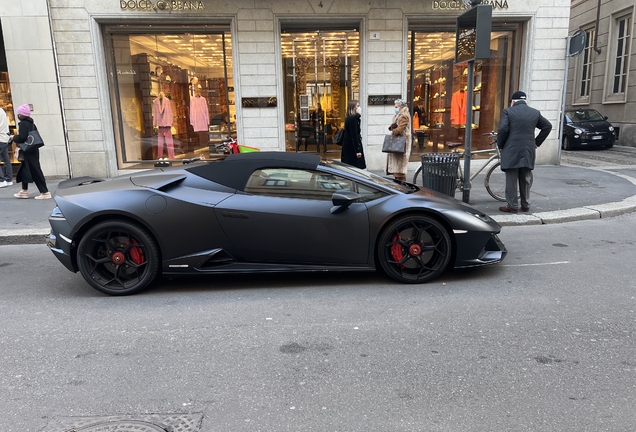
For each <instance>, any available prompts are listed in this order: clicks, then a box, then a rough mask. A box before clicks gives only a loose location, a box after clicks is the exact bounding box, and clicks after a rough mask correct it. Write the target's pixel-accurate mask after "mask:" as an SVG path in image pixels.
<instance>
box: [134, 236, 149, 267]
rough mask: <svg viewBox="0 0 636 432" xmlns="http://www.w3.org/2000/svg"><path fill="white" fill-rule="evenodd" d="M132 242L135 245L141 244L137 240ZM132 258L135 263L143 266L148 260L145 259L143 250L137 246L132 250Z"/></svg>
mask: <svg viewBox="0 0 636 432" xmlns="http://www.w3.org/2000/svg"><path fill="white" fill-rule="evenodd" d="M131 242H132V243H133V244H139V242H138V241H137V240H135V239H131ZM130 258H131V259H132V262H134V263H135V264H137V265H141V264H143V263H144V262H145V261H146V259H145V258H144V251H143V249H142V248H140V247H136V246H133V247H132V248H130Z"/></svg>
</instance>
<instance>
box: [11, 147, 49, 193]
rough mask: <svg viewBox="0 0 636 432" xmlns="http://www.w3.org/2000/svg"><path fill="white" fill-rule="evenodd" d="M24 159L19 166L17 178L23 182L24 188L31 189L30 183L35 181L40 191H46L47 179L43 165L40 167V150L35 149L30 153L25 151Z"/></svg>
mask: <svg viewBox="0 0 636 432" xmlns="http://www.w3.org/2000/svg"><path fill="white" fill-rule="evenodd" d="M23 154H24V160H23V161H22V163H21V164H20V168H18V173H17V174H16V178H15V180H16V181H17V182H21V183H22V189H24V190H27V189H29V183H35V185H36V186H37V188H38V190H39V191H40V193H46V192H48V191H49V189H48V188H47V187H46V180H45V179H44V173H43V172H42V167H40V150H39V149H35V150H34V151H31V152H29V153H24V152H23Z"/></svg>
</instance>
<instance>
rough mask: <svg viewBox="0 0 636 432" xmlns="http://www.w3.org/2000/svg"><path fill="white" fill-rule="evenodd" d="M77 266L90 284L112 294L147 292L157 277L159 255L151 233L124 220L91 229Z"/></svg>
mask: <svg viewBox="0 0 636 432" xmlns="http://www.w3.org/2000/svg"><path fill="white" fill-rule="evenodd" d="M77 263H78V267H79V270H80V273H81V274H82V276H83V277H84V279H86V281H87V282H88V283H89V284H90V285H91V286H92V287H93V288H95V289H97V290H98V291H101V292H103V293H105V294H109V295H128V294H134V293H136V292H139V291H141V290H142V289H144V288H145V287H146V286H148V284H150V283H151V282H152V281H153V280H154V278H155V277H156V275H157V271H158V268H159V252H158V249H157V245H156V243H155V241H154V239H153V238H152V236H151V235H150V234H148V232H147V231H146V230H145V229H143V228H141V227H139V226H138V225H135V224H133V223H130V222H127V221H124V220H113V221H108V222H101V223H98V224H97V225H95V226H94V227H92V228H90V229H89V230H88V231H87V232H86V233H85V234H84V235H83V236H82V238H81V240H80V242H79V246H78V248H77Z"/></svg>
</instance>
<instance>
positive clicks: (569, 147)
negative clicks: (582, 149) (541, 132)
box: [563, 136, 572, 150]
mask: <svg viewBox="0 0 636 432" xmlns="http://www.w3.org/2000/svg"><path fill="white" fill-rule="evenodd" d="M563 150H572V144H571V143H570V139H569V138H568V137H566V136H565V137H563Z"/></svg>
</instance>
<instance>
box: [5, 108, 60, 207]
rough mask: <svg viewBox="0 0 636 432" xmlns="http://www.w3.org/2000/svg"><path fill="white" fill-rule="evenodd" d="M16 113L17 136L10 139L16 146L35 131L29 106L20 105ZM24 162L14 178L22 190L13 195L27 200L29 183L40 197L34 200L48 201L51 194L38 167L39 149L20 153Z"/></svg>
mask: <svg viewBox="0 0 636 432" xmlns="http://www.w3.org/2000/svg"><path fill="white" fill-rule="evenodd" d="M16 112H17V113H18V120H20V123H18V134H17V135H13V136H12V137H11V138H12V139H13V142H15V143H16V145H18V144H19V143H23V142H25V141H26V140H27V138H28V136H29V132H31V131H32V130H37V127H36V126H35V123H34V122H33V119H32V118H31V109H30V108H29V105H27V104H24V105H20V106H19V107H18V109H17V110H16ZM22 154H23V155H24V160H23V161H22V162H21V163H20V168H18V173H17V174H16V176H15V181H16V182H21V183H22V190H21V191H20V192H18V193H16V194H13V196H14V197H16V198H29V183H35V185H36V186H37V188H38V190H39V191H40V195H38V196H36V197H35V199H50V198H51V192H49V189H48V188H47V187H46V180H45V179H44V173H42V168H41V167H40V149H37V148H36V149H34V150H31V151H29V152H22Z"/></svg>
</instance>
